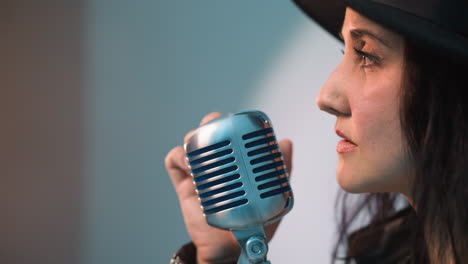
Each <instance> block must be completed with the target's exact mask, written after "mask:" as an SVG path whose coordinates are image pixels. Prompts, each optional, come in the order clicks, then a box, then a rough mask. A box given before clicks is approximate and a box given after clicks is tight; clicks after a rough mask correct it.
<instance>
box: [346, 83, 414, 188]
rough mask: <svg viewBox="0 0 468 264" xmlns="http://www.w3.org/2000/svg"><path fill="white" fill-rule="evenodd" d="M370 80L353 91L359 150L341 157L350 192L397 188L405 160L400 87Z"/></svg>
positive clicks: (351, 98) (353, 127)
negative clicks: (400, 115) (400, 117)
mask: <svg viewBox="0 0 468 264" xmlns="http://www.w3.org/2000/svg"><path fill="white" fill-rule="evenodd" d="M396 83H398V82H395V81H392V82H382V81H380V82H370V81H367V82H366V84H365V85H363V86H362V87H361V89H362V90H361V93H353V94H350V96H349V97H348V98H349V103H350V107H351V110H352V116H351V119H350V120H349V125H350V126H351V131H352V138H353V139H354V140H355V141H356V143H357V145H358V151H357V152H355V153H352V155H348V156H340V161H339V166H338V175H337V176H338V180H339V183H340V185H342V184H343V185H345V186H342V187H345V189H347V190H348V191H351V192H370V191H394V190H392V189H393V188H394V186H396V185H398V184H399V182H401V178H400V175H401V174H402V173H401V168H402V167H403V166H402V164H403V163H404V160H405V158H404V155H403V143H402V137H401V128H400V119H399V100H398V91H399V86H397V85H396Z"/></svg>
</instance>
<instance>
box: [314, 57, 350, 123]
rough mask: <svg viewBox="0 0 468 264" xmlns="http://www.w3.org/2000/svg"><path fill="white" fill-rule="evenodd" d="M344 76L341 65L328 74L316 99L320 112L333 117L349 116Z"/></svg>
mask: <svg viewBox="0 0 468 264" xmlns="http://www.w3.org/2000/svg"><path fill="white" fill-rule="evenodd" d="M345 76H346V75H345V74H344V73H343V71H342V64H340V65H338V66H337V67H336V69H335V70H334V71H333V72H332V73H331V74H330V76H329V77H328V80H327V81H326V82H325V84H324V85H323V86H322V88H321V89H320V92H319V94H318V96H317V98H316V104H317V106H318V107H319V108H320V110H322V111H325V112H327V113H329V114H332V115H335V116H351V109H350V106H349V101H348V96H347V93H346V89H345V87H346V85H345V84H346V82H347V81H346V78H345Z"/></svg>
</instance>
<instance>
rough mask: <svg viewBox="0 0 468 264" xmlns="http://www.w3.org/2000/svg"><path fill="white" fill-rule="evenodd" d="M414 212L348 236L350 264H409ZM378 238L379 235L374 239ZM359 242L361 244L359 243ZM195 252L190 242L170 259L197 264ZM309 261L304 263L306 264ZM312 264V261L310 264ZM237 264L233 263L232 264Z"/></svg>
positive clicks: (406, 211)
mask: <svg viewBox="0 0 468 264" xmlns="http://www.w3.org/2000/svg"><path fill="white" fill-rule="evenodd" d="M412 214H413V209H412V208H410V207H408V208H405V209H403V210H401V211H399V212H397V213H396V214H394V215H393V216H391V217H388V218H387V219H385V220H384V221H381V222H379V223H377V224H373V225H369V226H366V227H363V228H361V229H358V230H357V231H355V232H353V233H352V234H351V235H350V236H349V245H350V246H349V248H348V256H354V257H352V258H351V259H352V261H350V262H349V263H353V264H354V263H355V264H375V263H379V264H408V263H412V262H411V257H410V248H409V244H408V242H409V235H410V234H411V230H408V228H407V225H406V222H407V221H408V219H409V217H410V216H411V215H412ZM376 233H377V234H380V235H376ZM361 241H362V243H361ZM196 253H197V250H196V248H195V245H194V244H193V243H192V242H190V243H187V244H185V245H184V246H182V247H181V248H180V249H179V250H178V251H177V252H176V253H175V254H174V255H173V257H172V259H171V262H170V263H171V264H196V259H197V255H196ZM306 262H308V261H305V263H306ZM310 262H311V263H313V261H310ZM233 264H236V263H233Z"/></svg>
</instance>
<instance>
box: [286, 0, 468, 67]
mask: <svg viewBox="0 0 468 264" xmlns="http://www.w3.org/2000/svg"><path fill="white" fill-rule="evenodd" d="M293 1H294V2H295V3H296V4H297V5H298V6H299V7H300V8H301V9H302V10H303V11H304V12H305V13H306V14H307V15H308V16H310V17H311V18H312V19H314V20H315V21H316V22H317V23H318V24H320V25H321V26H322V27H323V28H325V29H326V30H327V31H328V32H330V33H331V34H332V35H333V36H335V37H336V38H339V37H338V33H339V31H340V30H341V26H342V24H343V19H344V14H345V9H346V7H347V6H349V7H351V8H352V9H354V10H356V11H357V12H359V13H360V14H361V15H364V16H366V17H368V18H370V19H371V20H373V21H375V22H377V23H379V24H381V25H383V26H385V27H387V28H389V29H391V30H393V31H395V32H398V33H400V34H402V35H404V36H405V37H406V38H408V39H410V40H412V41H414V42H415V43H418V44H419V45H422V46H425V47H427V48H429V49H430V50H432V51H433V52H435V53H439V54H442V55H445V56H449V57H451V58H453V59H455V60H460V61H463V62H468V0H293Z"/></svg>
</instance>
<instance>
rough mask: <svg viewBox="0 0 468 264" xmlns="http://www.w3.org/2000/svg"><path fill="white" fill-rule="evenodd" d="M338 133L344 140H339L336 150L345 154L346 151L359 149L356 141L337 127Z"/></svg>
mask: <svg viewBox="0 0 468 264" xmlns="http://www.w3.org/2000/svg"><path fill="white" fill-rule="evenodd" d="M336 134H337V135H338V136H339V137H342V138H343V140H341V141H340V142H338V144H337V145H336V151H337V152H338V153H340V154H345V153H349V152H353V151H355V150H356V149H357V145H356V143H354V142H353V141H351V140H350V139H349V138H348V137H347V136H346V135H345V134H344V133H343V132H341V131H339V130H338V129H336Z"/></svg>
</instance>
